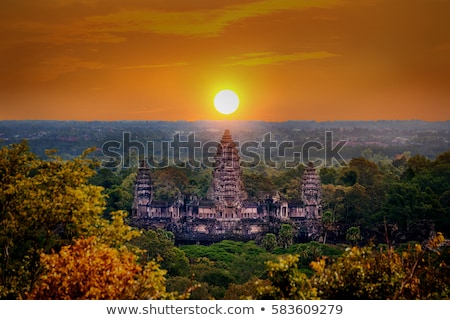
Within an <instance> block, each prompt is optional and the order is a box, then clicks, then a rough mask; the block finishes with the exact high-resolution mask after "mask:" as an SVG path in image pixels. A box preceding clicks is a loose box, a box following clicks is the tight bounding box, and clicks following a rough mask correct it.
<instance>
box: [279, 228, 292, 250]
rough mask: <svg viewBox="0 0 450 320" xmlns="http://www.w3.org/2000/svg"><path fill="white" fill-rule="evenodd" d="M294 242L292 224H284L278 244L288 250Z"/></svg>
mask: <svg viewBox="0 0 450 320" xmlns="http://www.w3.org/2000/svg"><path fill="white" fill-rule="evenodd" d="M293 240H294V230H293V228H292V226H291V225H290V224H287V223H283V224H282V225H281V228H280V232H279V233H278V243H279V244H280V246H282V247H283V248H285V249H286V248H287V247H288V246H290V245H292V243H293Z"/></svg>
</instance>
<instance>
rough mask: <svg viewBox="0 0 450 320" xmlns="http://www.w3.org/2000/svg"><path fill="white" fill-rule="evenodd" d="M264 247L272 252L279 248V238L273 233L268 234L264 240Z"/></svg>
mask: <svg viewBox="0 0 450 320" xmlns="http://www.w3.org/2000/svg"><path fill="white" fill-rule="evenodd" d="M262 246H263V247H264V249H266V251H269V252H272V251H273V249H275V247H276V246H277V236H276V235H274V234H273V233H266V234H265V235H264V238H263V239H262Z"/></svg>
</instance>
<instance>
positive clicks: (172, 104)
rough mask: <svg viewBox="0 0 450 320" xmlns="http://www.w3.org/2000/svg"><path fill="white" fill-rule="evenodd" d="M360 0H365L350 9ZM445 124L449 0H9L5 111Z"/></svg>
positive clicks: (0, 42) (1, 84) (4, 28)
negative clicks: (220, 104)
mask: <svg viewBox="0 0 450 320" xmlns="http://www.w3.org/2000/svg"><path fill="white" fill-rule="evenodd" d="M355 3H357V4H355ZM225 88H228V89H232V90H234V91H235V92H237V93H238V95H239V97H240V99H241V105H240V108H239V110H238V111H237V112H236V113H234V114H233V115H232V116H228V117H227V118H230V119H243V120H266V121H285V120H317V121H325V120H379V119H422V120H431V121H437V120H450V1H449V0H358V1H351V0H232V1H225V0H214V1H211V0H190V1H185V0H176V1H173V0H172V1H167V0H153V1H151V0H123V1H119V0H39V1H34V0H2V3H1V10H0V119H2V120H6V119H57V120H63V119H64V120H68V119H71V120H189V121H191V120H204V119H224V118H225V117H224V116H220V115H219V114H218V113H217V112H216V111H215V109H214V107H213V97H214V95H215V93H216V92H217V91H218V90H220V89H225Z"/></svg>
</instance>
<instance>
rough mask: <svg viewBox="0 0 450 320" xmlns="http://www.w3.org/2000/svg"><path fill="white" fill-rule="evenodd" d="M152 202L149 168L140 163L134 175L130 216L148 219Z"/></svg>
mask: <svg viewBox="0 0 450 320" xmlns="http://www.w3.org/2000/svg"><path fill="white" fill-rule="evenodd" d="M152 201H153V182H152V178H151V176H150V168H149V167H148V166H147V163H146V162H145V161H142V163H141V166H140V167H139V169H138V172H137V175H136V182H135V184H134V200H133V205H132V207H131V216H132V217H133V218H136V219H140V218H147V217H149V213H150V209H151V204H152Z"/></svg>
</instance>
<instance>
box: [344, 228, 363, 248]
mask: <svg viewBox="0 0 450 320" xmlns="http://www.w3.org/2000/svg"><path fill="white" fill-rule="evenodd" d="M345 239H346V240H347V241H350V242H351V243H352V244H353V245H354V244H356V243H357V242H358V241H359V240H361V230H360V228H359V227H350V228H348V229H347V233H346V235H345Z"/></svg>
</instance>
